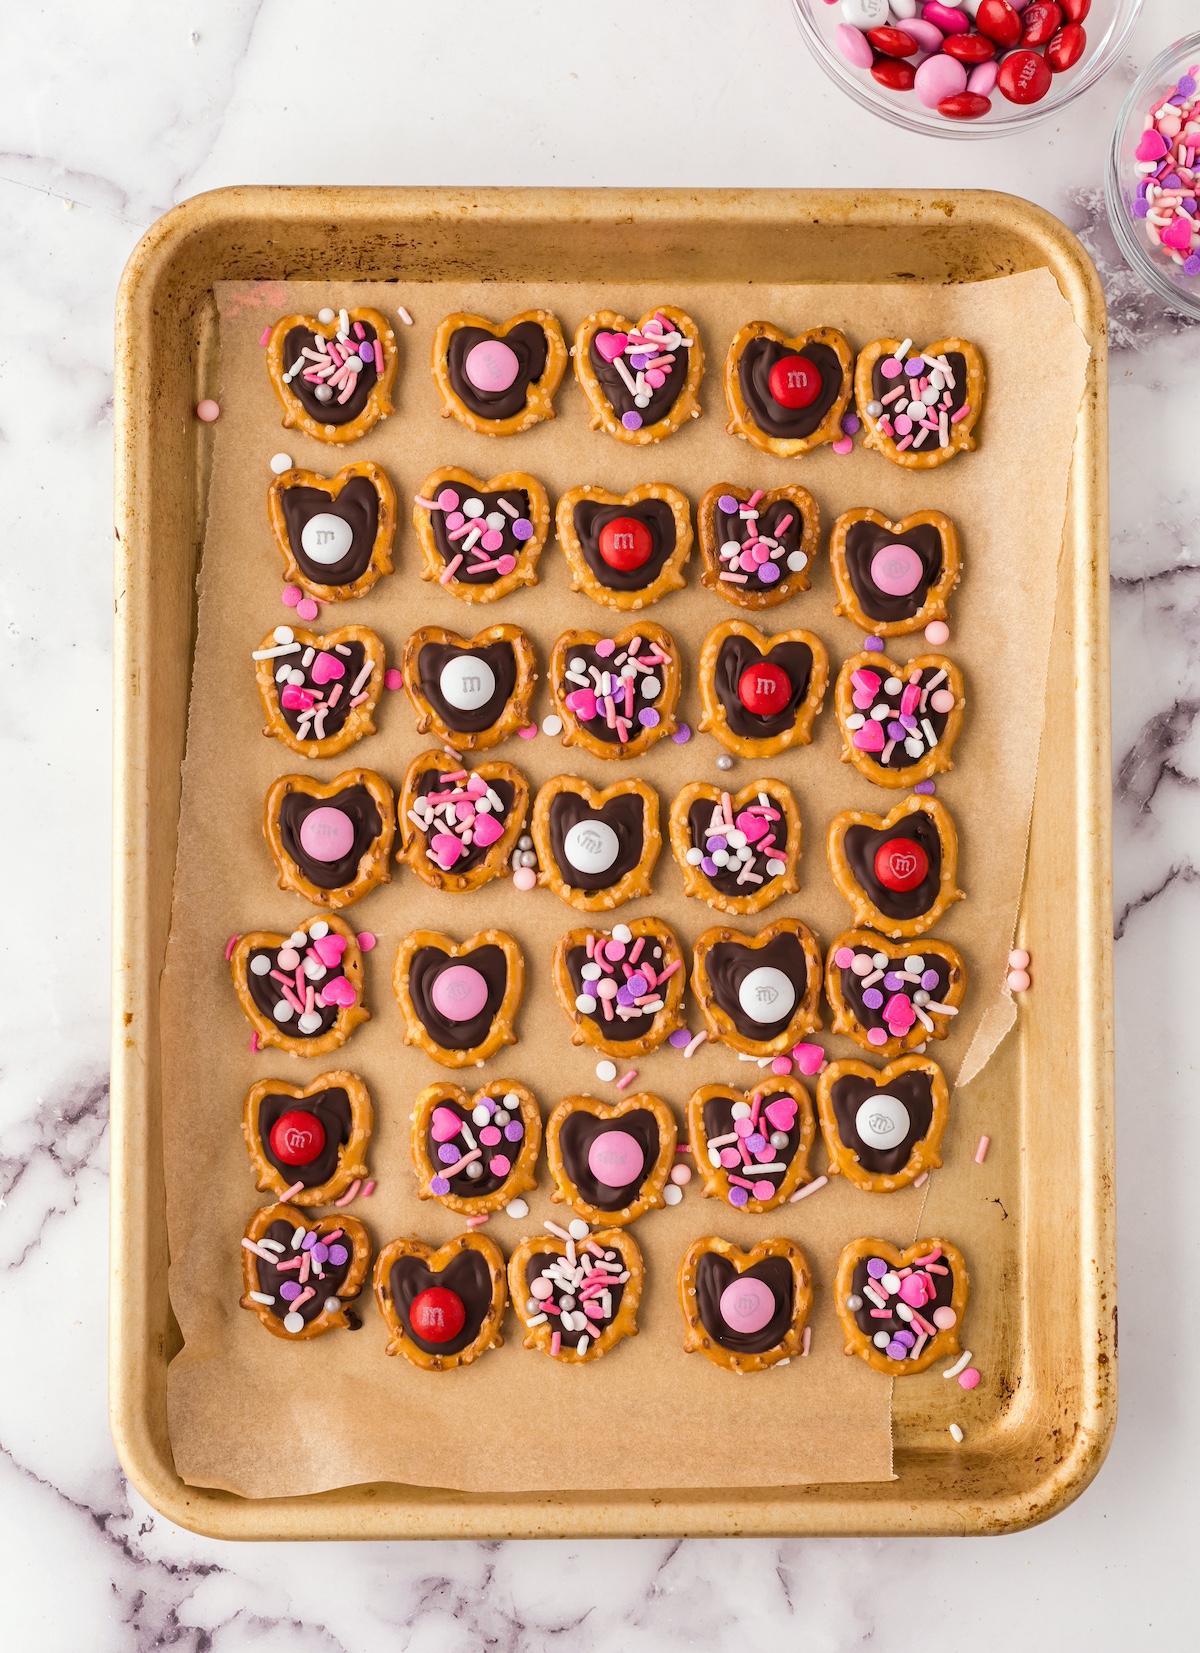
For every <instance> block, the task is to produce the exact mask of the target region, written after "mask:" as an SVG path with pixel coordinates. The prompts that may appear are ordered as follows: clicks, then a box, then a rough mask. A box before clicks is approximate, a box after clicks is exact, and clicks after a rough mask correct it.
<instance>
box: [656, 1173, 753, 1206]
mask: <svg viewBox="0 0 1200 1653" xmlns="http://www.w3.org/2000/svg"><path fill="white" fill-rule="evenodd" d="M761 1169H762V1167H761V1166H755V1170H756V1171H758V1170H761ZM682 1198H683V1189H682V1188H677V1187H676V1185H675V1184H674V1183H673V1182H669V1183H668V1184H667V1186H666V1187H665V1188H664V1189H663V1199H664V1200H666V1202H667V1204H668V1205H678V1204H679V1202H680V1200H681V1199H682Z"/></svg>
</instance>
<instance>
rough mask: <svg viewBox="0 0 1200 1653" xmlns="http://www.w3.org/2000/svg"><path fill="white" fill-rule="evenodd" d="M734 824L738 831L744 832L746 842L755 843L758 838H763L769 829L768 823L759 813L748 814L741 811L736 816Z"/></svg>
mask: <svg viewBox="0 0 1200 1653" xmlns="http://www.w3.org/2000/svg"><path fill="white" fill-rule="evenodd" d="M735 825H736V826H737V829H738V831H739V832H744V833H745V834H746V842H747V843H748V844H757V842H758V840H759V839H760V838H765V837H766V836H767V832H768V831H769V830H770V829H769V826H768V823H767V822H766V821H765V820H764V819H763V817H762V816H761V815H750V814H747V813H745V812H743V813H742V814H741V815H739V816H737V818H736V821H735Z"/></svg>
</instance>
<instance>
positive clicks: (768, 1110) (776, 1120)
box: [763, 1096, 796, 1131]
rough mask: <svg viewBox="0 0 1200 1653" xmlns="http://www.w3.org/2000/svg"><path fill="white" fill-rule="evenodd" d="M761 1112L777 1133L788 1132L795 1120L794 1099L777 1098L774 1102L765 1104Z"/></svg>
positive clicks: (788, 1097)
mask: <svg viewBox="0 0 1200 1653" xmlns="http://www.w3.org/2000/svg"><path fill="white" fill-rule="evenodd" d="M763 1112H764V1113H765V1114H766V1116H767V1118H768V1119H769V1120H770V1122H771V1124H772V1125H774V1127H775V1129H776V1130H777V1131H790V1130H791V1128H792V1125H793V1122H794V1121H795V1118H796V1099H795V1097H792V1096H778V1097H776V1098H775V1100H774V1102H768V1103H767V1105H766V1107H765V1108H764V1109H763Z"/></svg>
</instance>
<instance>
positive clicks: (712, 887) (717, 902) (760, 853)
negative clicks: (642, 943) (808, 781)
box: [671, 779, 801, 913]
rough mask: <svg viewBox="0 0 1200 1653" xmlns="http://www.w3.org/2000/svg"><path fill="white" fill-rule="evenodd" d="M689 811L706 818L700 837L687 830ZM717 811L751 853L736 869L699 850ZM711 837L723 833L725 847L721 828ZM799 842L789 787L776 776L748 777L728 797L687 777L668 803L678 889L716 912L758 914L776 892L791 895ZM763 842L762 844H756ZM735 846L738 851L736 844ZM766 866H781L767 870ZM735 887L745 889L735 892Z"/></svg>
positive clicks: (796, 886)
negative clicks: (746, 782)
mask: <svg viewBox="0 0 1200 1653" xmlns="http://www.w3.org/2000/svg"><path fill="white" fill-rule="evenodd" d="M764 799H765V800H766V802H765V803H764V802H763V800H764ZM726 800H728V804H727V805H726ZM694 810H698V813H699V815H700V816H701V817H706V818H705V819H704V820H703V830H702V835H701V836H700V837H697V835H696V833H695V831H694V830H693V820H692V815H693V811H694ZM718 815H720V816H722V817H723V818H724V819H723V824H726V827H727V828H728V826H732V828H733V831H734V832H735V833H737V834H738V836H739V839H740V840H745V847H746V848H749V849H750V850H751V851H752V852H753V858H752V859H751V860H750V861H748V862H747V861H742V862H741V863H740V865H739V867H738V869H737V871H736V872H735V871H734V870H733V869H732V868H730V867H729V866H728V864H726V865H725V866H720V865H717V864H716V863H714V862H713V861H712V857H711V855H709V854H708V853H707V851H706V849H705V846H706V844H707V842H708V839H709V837H711V836H712V833H711V832H710V830H709V829H710V826H711V822H712V821H713V820H714V819H715V818H716V817H717V816H718ZM739 822H741V825H738V823H739ZM752 834H753V835H754V836H753V837H752V836H751V835H752ZM716 836H717V837H724V838H725V841H726V845H727V846H728V844H729V840H728V838H727V837H726V834H725V832H724V831H720V830H718V832H717V834H716ZM800 841H801V831H800V811H799V809H798V808H797V806H796V800H795V798H793V796H792V789H791V787H790V786H785V785H784V783H783V782H782V781H776V780H769V779H764V780H760V781H751V782H750V783H749V785H748V786H744V787H742V789H741V791H740V792H737V793H734V794H733V796H732V797H731V796H730V794H729V793H728V792H726V791H724V790H723V789H722V788H721V787H719V786H714V785H713V784H712V782H711V781H690V782H689V783H688V785H687V786H685V787H684V789H683V791H682V792H680V793H679V795H678V796H677V797H676V799H675V802H674V803H673V804H672V805H671V852H672V854H673V855H674V857H675V860H676V861H677V863H678V865H679V870H680V872H681V873H682V874H683V891H684V894H685V895H694V896H698V897H699V898H700V900H701V901H707V902H708V904H709V906H710V907H715V908H716V909H717V910H718V912H723V913H759V912H761V911H762V910H763V908H764V907H769V906H770V904H771V902H772V901H776V900H778V899H779V897H780V896H781V895H795V893H796V891H797V890H798V889H799V888H800V880H799V879H798V878H797V877H796V863H797V862H798V861H799V859H800ZM763 845H765V846H766V847H765V849H764V848H760V846H763ZM738 848H739V853H740V848H741V845H740V844H739V845H738ZM697 851H699V852H700V853H699V854H697ZM726 853H727V854H728V848H727V849H726ZM706 863H707V865H706ZM709 867H712V868H713V869H714V870H712V871H710V870H708V869H709ZM772 867H781V868H782V870H781V871H775V872H773V871H771V868H772ZM715 880H722V881H723V882H721V883H720V884H718V883H717V882H715ZM739 890H744V891H745V892H746V893H745V894H738V893H737V892H738V891H739Z"/></svg>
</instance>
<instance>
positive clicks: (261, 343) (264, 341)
mask: <svg viewBox="0 0 1200 1653" xmlns="http://www.w3.org/2000/svg"><path fill="white" fill-rule="evenodd" d="M270 337H271V329H270V328H269V327H264V328H263V330H262V338H261V339H259V341H258V344H259V348H260V349H265V348H266V345H267V341H268V340H269V339H270Z"/></svg>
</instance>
